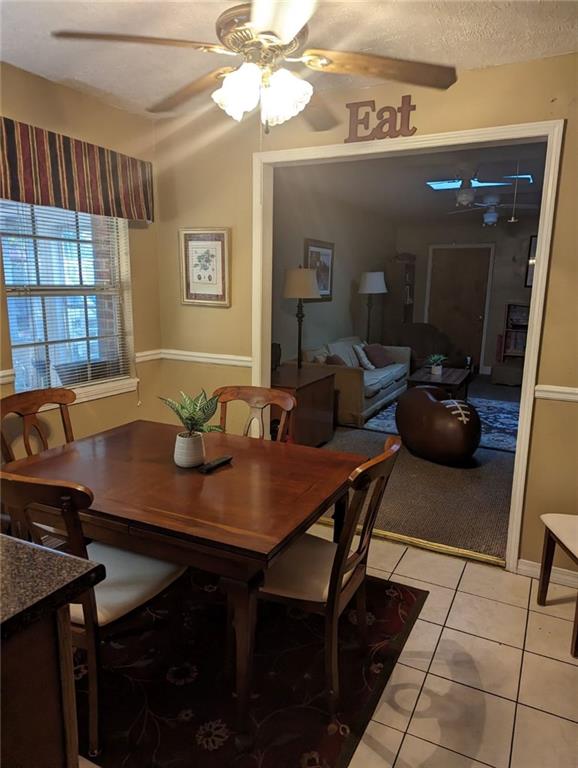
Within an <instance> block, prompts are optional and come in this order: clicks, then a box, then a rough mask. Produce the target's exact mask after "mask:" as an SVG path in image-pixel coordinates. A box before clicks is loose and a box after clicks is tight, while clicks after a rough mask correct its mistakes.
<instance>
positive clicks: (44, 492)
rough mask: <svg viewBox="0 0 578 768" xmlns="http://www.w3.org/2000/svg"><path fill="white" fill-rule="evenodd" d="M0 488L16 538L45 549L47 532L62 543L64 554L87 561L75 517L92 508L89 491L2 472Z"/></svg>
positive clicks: (64, 483) (0, 474)
mask: <svg viewBox="0 0 578 768" xmlns="http://www.w3.org/2000/svg"><path fill="white" fill-rule="evenodd" d="M0 484H1V490H2V501H3V503H4V505H5V508H6V509H7V511H8V512H9V514H10V518H11V521H12V530H13V531H15V532H16V535H17V536H19V537H20V538H29V539H30V540H31V541H33V542H34V543H35V544H40V545H41V546H46V541H47V540H48V541H50V537H49V538H48V539H47V531H50V533H55V534H56V535H57V536H58V538H59V540H60V541H64V544H65V550H66V551H67V552H69V553H70V554H71V555H76V557H84V558H86V557H87V551H86V542H85V539H84V535H83V533H82V524H81V522H80V517H79V514H78V513H79V511H81V510H84V509H89V508H90V505H91V504H92V500H93V495H92V491H91V490H90V489H89V488H86V487H85V486H84V485H76V484H75V483H67V482H65V481H64V480H47V479H45V478H38V477H26V476H25V475H15V474H13V473H12V472H3V471H0ZM47 526H48V529H47Z"/></svg>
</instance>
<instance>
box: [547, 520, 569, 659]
mask: <svg viewBox="0 0 578 768" xmlns="http://www.w3.org/2000/svg"><path fill="white" fill-rule="evenodd" d="M540 520H541V521H542V522H543V523H544V548H543V549H542V565H541V567H540V581H539V582H538V605H546V598H547V597H548V586H549V584H550V574H551V573H552V563H553V562H554V551H555V549H556V544H557V545H558V546H559V547H560V548H561V549H562V550H564V552H565V553H566V554H567V555H568V557H569V558H570V559H571V560H573V562H574V564H575V565H578V515H564V514H560V513H555V512H550V513H548V514H545V515H540ZM570 653H571V654H572V656H574V658H576V657H578V595H577V596H576V610H575V612H574V627H573V629H572V641H571V643H570Z"/></svg>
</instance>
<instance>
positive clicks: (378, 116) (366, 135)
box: [345, 96, 417, 144]
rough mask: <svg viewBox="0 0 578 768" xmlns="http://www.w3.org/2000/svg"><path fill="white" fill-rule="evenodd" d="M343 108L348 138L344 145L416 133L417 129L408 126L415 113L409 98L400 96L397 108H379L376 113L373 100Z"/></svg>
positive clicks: (356, 102)
mask: <svg viewBox="0 0 578 768" xmlns="http://www.w3.org/2000/svg"><path fill="white" fill-rule="evenodd" d="M345 106H346V107H347V109H348V110H349V136H348V137H347V138H346V139H345V144H349V143H351V142H352V141H372V140H373V139H396V138H397V137H398V136H413V134H414V133H415V132H416V131H417V128H415V127H414V128H412V127H411V126H410V119H411V113H412V112H415V104H412V103H411V96H402V97H401V104H400V105H399V107H380V108H379V109H378V110H377V111H376V110H375V101H374V100H373V99H372V100H371V101H352V102H351V103H349V104H346V105H345Z"/></svg>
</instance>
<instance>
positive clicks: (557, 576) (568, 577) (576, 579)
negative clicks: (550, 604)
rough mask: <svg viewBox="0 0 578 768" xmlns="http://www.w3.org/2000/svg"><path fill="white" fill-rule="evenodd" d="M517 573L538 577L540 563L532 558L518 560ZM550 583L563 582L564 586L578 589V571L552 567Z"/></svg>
mask: <svg viewBox="0 0 578 768" xmlns="http://www.w3.org/2000/svg"><path fill="white" fill-rule="evenodd" d="M517 573H519V574H520V575H521V576H530V577H531V578H533V579H538V578H540V563H536V562H534V561H533V560H518V568H517ZM550 581H551V582H552V584H563V585H564V586H565V587H574V589H578V571H570V570H568V568H557V567H556V566H554V567H553V568H552V574H551V575H550Z"/></svg>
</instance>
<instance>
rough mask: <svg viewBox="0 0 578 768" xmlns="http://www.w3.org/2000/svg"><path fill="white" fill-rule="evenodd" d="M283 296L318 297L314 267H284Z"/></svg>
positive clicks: (292, 297) (319, 296) (288, 297)
mask: <svg viewBox="0 0 578 768" xmlns="http://www.w3.org/2000/svg"><path fill="white" fill-rule="evenodd" d="M283 298H285V299H320V298H321V294H320V293H319V287H318V285H317V272H316V271H315V270H314V269H286V270H285V285H284V286H283Z"/></svg>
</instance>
